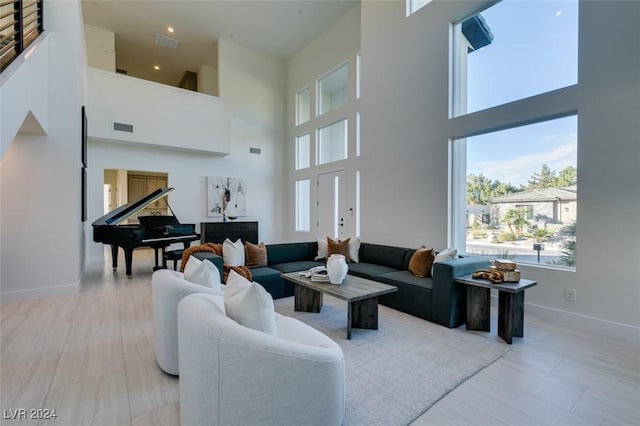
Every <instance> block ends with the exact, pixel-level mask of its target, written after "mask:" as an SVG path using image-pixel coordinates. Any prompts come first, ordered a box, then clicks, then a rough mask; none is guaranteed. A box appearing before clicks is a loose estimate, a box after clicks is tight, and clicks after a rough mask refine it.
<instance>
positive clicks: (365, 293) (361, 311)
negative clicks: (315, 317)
mask: <svg viewBox="0 0 640 426" xmlns="http://www.w3.org/2000/svg"><path fill="white" fill-rule="evenodd" d="M282 278H283V279H285V280H287V281H291V282H292V283H294V284H295V310H296V311H299V312H315V313H318V312H320V310H321V309H322V294H323V293H327V294H330V295H331V296H334V297H337V298H338V299H342V300H344V301H346V302H347V303H348V304H349V312H348V315H347V316H348V318H347V339H351V329H352V328H366V329H369V330H377V329H378V296H380V295H383V294H387V293H393V292H394V291H398V288H397V287H394V286H392V285H387V284H382V283H379V282H377V281H371V280H368V279H365V278H360V277H354V276H351V275H347V277H346V278H345V279H344V281H343V282H342V284H330V283H322V282H315V281H311V279H309V278H306V277H304V276H302V275H300V272H289V273H286V274H282Z"/></svg>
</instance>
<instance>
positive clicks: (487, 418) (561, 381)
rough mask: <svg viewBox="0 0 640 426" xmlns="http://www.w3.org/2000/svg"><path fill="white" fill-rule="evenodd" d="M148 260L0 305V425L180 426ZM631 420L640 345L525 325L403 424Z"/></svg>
mask: <svg viewBox="0 0 640 426" xmlns="http://www.w3.org/2000/svg"><path fill="white" fill-rule="evenodd" d="M152 253H153V252H152V251H147V250H136V252H135V255H134V257H135V260H134V266H133V278H132V279H127V278H126V276H125V275H124V271H123V268H122V267H120V270H119V271H117V272H113V271H112V270H111V267H110V265H108V264H106V265H104V264H91V265H89V266H88V268H87V272H86V273H85V276H84V277H83V280H82V284H81V290H80V292H79V293H78V294H76V295H70V296H60V297H53V298H47V299H41V300H28V301H22V302H11V303H3V304H1V305H0V318H1V323H0V333H1V334H0V408H1V409H2V412H1V413H0V423H1V424H2V425H12V424H16V425H29V424H47V425H48V424H57V425H65V426H67V425H89V424H91V425H135V426H144V425H160V426H163V425H177V424H179V395H178V386H177V385H178V381H177V378H175V377H173V376H169V375H167V374H165V373H163V372H162V371H161V370H160V369H159V368H158V367H157V365H156V363H155V359H154V354H153V328H152V321H151V285H150V283H151V279H150V277H151V269H152V266H153V260H152ZM121 263H122V264H123V263H124V262H123V261H121ZM492 330H493V331H492V332H491V333H479V332H476V333H478V334H480V335H482V336H485V337H486V338H487V339H499V338H498V337H497V336H496V333H495V330H496V316H495V313H494V315H493V316H492ZM469 356H473V354H469ZM20 408H22V409H26V410H29V409H31V408H45V409H55V410H56V414H57V418H55V419H50V420H46V421H45V420H42V421H39V422H38V421H33V420H30V421H26V420H17V419H16V420H11V419H8V418H6V417H11V414H12V412H10V411H9V410H10V409H11V410H15V409H20ZM14 413H15V412H14ZM28 414H30V413H29V412H28V411H27V415H28ZM639 419H640V345H638V344H635V343H630V342H626V341H621V340H613V339H609V338H607V337H603V336H599V335H595V334H590V333H584V332H580V331H575V330H572V329H569V328H566V327H561V326H558V325H556V324H550V323H548V322H545V321H543V320H539V319H536V318H533V317H530V316H526V317H525V337H524V338H523V339H519V338H516V339H514V344H513V345H512V350H511V351H510V352H509V353H508V354H507V355H505V356H504V357H503V358H501V359H500V360H498V361H497V362H495V363H493V364H491V365H490V366H488V367H486V368H485V369H484V370H482V371H480V372H479V373H478V374H476V375H475V376H473V377H472V378H470V379H469V380H467V381H466V382H465V383H463V384H462V385H460V386H459V387H458V388H456V389H455V390H454V391H452V392H451V393H449V394H448V395H446V396H445V397H443V398H442V399H441V400H440V401H439V402H438V403H436V404H435V405H434V406H433V407H431V409H429V410H428V411H427V412H425V413H424V414H423V415H422V416H421V417H419V418H418V419H416V420H415V421H414V422H413V425H420V426H421V425H456V426H457V425H483V426H484V425H627V424H628V425H632V424H633V425H636V424H640V420H639Z"/></svg>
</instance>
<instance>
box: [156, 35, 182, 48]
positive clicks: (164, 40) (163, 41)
mask: <svg viewBox="0 0 640 426" xmlns="http://www.w3.org/2000/svg"><path fill="white" fill-rule="evenodd" d="M153 42H154V43H155V44H157V45H158V46H162V47H166V48H167V49H171V50H176V49H177V48H178V47H180V44H181V43H182V42H181V41H178V40H174V39H172V38H169V37H165V36H163V35H162V34H158V33H156V34H155V35H154V37H153Z"/></svg>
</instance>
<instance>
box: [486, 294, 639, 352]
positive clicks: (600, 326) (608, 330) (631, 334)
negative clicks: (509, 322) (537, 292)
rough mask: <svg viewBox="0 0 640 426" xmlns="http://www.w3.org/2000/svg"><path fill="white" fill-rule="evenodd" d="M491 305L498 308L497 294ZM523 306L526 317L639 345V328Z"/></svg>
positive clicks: (527, 304) (538, 306)
mask: <svg viewBox="0 0 640 426" xmlns="http://www.w3.org/2000/svg"><path fill="white" fill-rule="evenodd" d="M491 305H492V306H498V296H497V294H496V295H492V296H491ZM524 306H525V307H524V313H525V315H526V316H529V315H531V316H533V317H536V318H538V319H540V320H543V321H545V322H550V323H555V324H560V325H562V326H566V327H569V328H573V329H575V330H580V331H585V332H588V333H595V334H599V335H602V336H607V337H611V338H614V339H621V340H626V341H629V342H633V343H640V327H635V326H632V325H628V324H622V323H619V322H615V321H609V320H605V319H602V318H596V317H591V316H588V315H583V314H578V313H575V312H569V311H563V310H561V309H556V308H550V307H548V306H543V305H536V304H534V303H526V302H525V304H524Z"/></svg>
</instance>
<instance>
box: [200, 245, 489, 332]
mask: <svg viewBox="0 0 640 426" xmlns="http://www.w3.org/2000/svg"><path fill="white" fill-rule="evenodd" d="M266 247H267V266H259V267H254V268H251V274H252V276H253V280H254V281H256V282H257V283H259V284H260V285H262V286H263V287H264V288H265V289H266V290H267V291H268V292H269V293H270V294H271V295H272V297H273V298H274V299H278V298H281V297H289V296H293V293H294V288H293V284H292V283H291V282H289V281H286V280H283V279H282V278H281V277H280V275H281V274H282V273H285V272H295V271H303V270H307V269H309V268H312V267H314V266H318V265H323V264H324V262H322V261H316V260H315V257H316V255H317V253H318V244H317V242H315V241H313V242H298V243H283V244H269V245H267V246H266ZM414 252H415V250H414V249H410V248H404V247H394V246H387V245H381V244H371V243H364V242H363V243H361V245H360V251H359V253H358V254H359V256H358V257H359V262H358V263H350V264H349V274H350V275H354V276H358V277H362V278H367V279H370V280H373V281H378V282H382V283H385V284H389V285H393V286H396V287H398V291H397V292H394V293H389V294H385V295H382V296H380V297H379V299H378V301H379V303H380V304H382V305H385V306H388V307H390V308H393V309H397V310H399V311H402V312H405V313H408V314H411V315H414V316H417V317H420V318H423V319H425V320H427V321H431V322H435V323H437V324H440V325H443V326H445V327H449V328H454V327H458V326H460V325H462V324H464V323H465V319H466V292H465V291H466V290H465V288H464V286H463V285H461V284H456V283H455V281H454V279H455V278H456V277H459V276H462V275H467V274H471V273H473V272H475V271H476V270H478V269H486V268H488V267H489V259H487V258H484V257H479V256H460V257H459V258H458V259H452V260H447V261H444V262H438V263H436V264H434V267H433V278H418V277H416V276H414V275H413V274H412V273H411V272H409V270H408V267H409V261H410V260H411V257H412V256H413V253H414ZM196 256H197V257H200V258H201V259H204V258H215V257H218V258H219V256H215V255H213V254H211V253H196ZM216 260H217V259H216ZM215 263H220V264H221V262H220V261H217V262H215ZM218 267H219V268H221V265H220V266H218Z"/></svg>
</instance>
